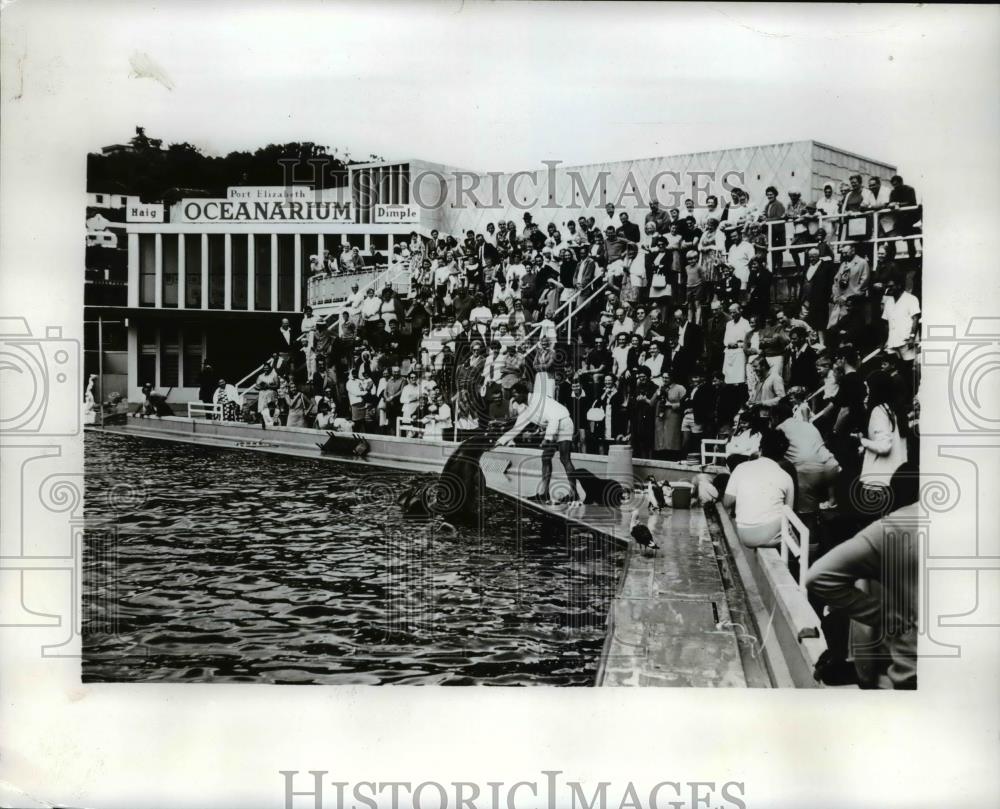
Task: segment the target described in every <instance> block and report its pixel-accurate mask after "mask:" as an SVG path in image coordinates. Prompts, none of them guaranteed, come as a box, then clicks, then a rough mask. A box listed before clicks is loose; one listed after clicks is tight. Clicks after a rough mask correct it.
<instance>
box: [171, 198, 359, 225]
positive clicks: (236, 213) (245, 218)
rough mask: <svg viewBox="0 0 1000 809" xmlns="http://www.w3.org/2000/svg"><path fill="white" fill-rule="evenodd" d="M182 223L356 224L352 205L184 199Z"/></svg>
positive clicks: (181, 215) (181, 207)
mask: <svg viewBox="0 0 1000 809" xmlns="http://www.w3.org/2000/svg"><path fill="white" fill-rule="evenodd" d="M180 221H181V222H191V223H197V222H352V221H353V219H352V217H351V203H350V202H305V201H298V200H296V201H293V202H277V201H274V200H266V201H257V202H238V201H236V200H231V199H184V200H181V203H180Z"/></svg>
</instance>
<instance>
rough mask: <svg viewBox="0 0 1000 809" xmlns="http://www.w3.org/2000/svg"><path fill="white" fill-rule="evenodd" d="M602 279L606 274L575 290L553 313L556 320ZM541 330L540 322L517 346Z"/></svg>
mask: <svg viewBox="0 0 1000 809" xmlns="http://www.w3.org/2000/svg"><path fill="white" fill-rule="evenodd" d="M602 278H604V273H601V274H600V275H598V276H595V277H594V278H592V279H591V280H590V281H589V282H588V283H587V285H586V286H584V287H582V288H581V289H576V290H574V291H573V294H572V295H570V296H569V297H568V298H567V299H566V300H565V301H563V302H562V303H561V304H559V308H558V309H556V310H555V311H554V312H553V313H552V315H553V318H554V317H555V316H556V315H558V314H559V313H560V312H561V311H562V310H563V309H565V308H566V307H567V306H571V305H572V304H573V301H575V300H576V299H577V298H578V297H580V295H582V294H583V293H584V291H586V289H587V287H590V286H593V285H594V284H595V283H597V282H598V281H600V280H601V279H602ZM605 286H607V283H605ZM560 325H561V324H560ZM541 328H542V324H541V322H539V323H536V324H535V325H534V327H533V328H532V329H531V330H530V331H528V332H527V333H526V334H525V335H524V337H522V338H521V339H520V340H519V341H518V342H517V344H516V345H518V346H521V345H523V344H524V343H526V342H528V340H530V339H531V337H532V335H534V334H535V332H537V331H538V330H539V329H541Z"/></svg>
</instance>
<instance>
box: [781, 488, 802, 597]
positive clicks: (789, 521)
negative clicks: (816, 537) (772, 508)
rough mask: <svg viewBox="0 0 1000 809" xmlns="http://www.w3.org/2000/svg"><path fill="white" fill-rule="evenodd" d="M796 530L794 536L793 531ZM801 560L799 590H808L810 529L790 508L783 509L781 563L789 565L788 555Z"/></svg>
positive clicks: (783, 507) (784, 507)
mask: <svg viewBox="0 0 1000 809" xmlns="http://www.w3.org/2000/svg"><path fill="white" fill-rule="evenodd" d="M793 528H794V529H795V535H793V532H792V529H793ZM789 551H791V553H792V555H793V556H796V557H797V558H798V560H799V589H800V590H805V589H806V573H808V572H809V529H808V528H806V525H805V523H803V522H802V520H800V519H799V516H798V515H797V514H796V513H795V512H794V511H792V509H790V508H789V507H788V506H782V508H781V561H783V562H784V563H785V564H786V565H787V564H788V554H789Z"/></svg>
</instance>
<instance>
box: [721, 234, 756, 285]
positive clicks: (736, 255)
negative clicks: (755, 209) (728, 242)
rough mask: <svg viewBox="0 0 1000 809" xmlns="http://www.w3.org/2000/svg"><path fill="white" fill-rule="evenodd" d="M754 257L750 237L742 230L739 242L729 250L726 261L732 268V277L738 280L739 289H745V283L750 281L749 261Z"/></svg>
mask: <svg viewBox="0 0 1000 809" xmlns="http://www.w3.org/2000/svg"><path fill="white" fill-rule="evenodd" d="M753 257H754V249H753V244H751V243H750V236H749V235H748V234H747V229H746V228H743V230H742V232H741V234H740V240H739V241H738V242H736V244H734V245H733V246H732V247H730V248H729V254H728V255H727V261H728V263H729V266H730V267H732V268H733V275H735V276H736V277H737V278H739V279H740V288H741V289H746V288H747V281H749V280H750V259H752V258H753Z"/></svg>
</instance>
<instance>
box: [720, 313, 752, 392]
mask: <svg viewBox="0 0 1000 809" xmlns="http://www.w3.org/2000/svg"><path fill="white" fill-rule="evenodd" d="M752 331H753V326H751V325H750V321H749V320H747V319H746V318H745V317H743V314H742V310H741V309H740V305H739V304H738V303H734V304H731V305H730V307H729V322H728V323H726V331H725V332H724V334H723V335H722V346H723V349H724V351H723V354H722V372H723V374H724V376H725V382H726V384H727V385H744V384H746V381H747V372H746V354H744V353H743V341H744V340H746V339H747V336H748V335H749V334H750V332H752Z"/></svg>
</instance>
